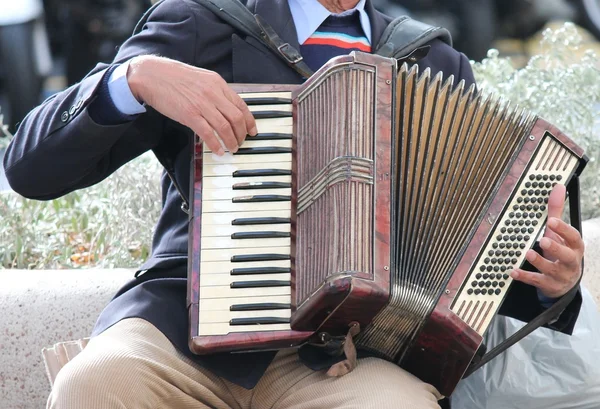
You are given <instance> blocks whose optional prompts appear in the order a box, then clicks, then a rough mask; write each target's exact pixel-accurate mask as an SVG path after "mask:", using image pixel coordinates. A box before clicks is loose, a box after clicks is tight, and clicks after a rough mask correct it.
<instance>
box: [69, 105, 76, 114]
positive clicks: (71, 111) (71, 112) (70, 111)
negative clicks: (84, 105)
mask: <svg viewBox="0 0 600 409" xmlns="http://www.w3.org/2000/svg"><path fill="white" fill-rule="evenodd" d="M75 112H77V107H76V106H75V105H73V106H72V107H71V109H69V115H71V116H72V115H75Z"/></svg>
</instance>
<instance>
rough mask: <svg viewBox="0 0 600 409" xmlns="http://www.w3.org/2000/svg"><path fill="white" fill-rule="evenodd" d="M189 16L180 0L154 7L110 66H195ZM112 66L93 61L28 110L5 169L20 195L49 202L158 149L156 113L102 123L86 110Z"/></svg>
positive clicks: (159, 124) (192, 20) (193, 26)
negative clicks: (153, 60)
mask: <svg viewBox="0 0 600 409" xmlns="http://www.w3.org/2000/svg"><path fill="white" fill-rule="evenodd" d="M195 43H196V22H195V16H194V13H192V12H191V10H190V8H189V5H188V4H187V3H186V2H185V1H178V0H166V1H164V2H162V3H161V4H160V5H159V6H158V7H156V8H155V9H154V10H153V12H152V14H151V15H150V18H149V19H148V21H147V23H146V24H145V26H144V28H143V30H142V31H141V33H139V34H137V35H135V36H133V37H132V38H130V39H129V40H128V41H127V42H125V43H124V44H123V46H122V47H121V49H120V51H119V53H118V55H117V56H116V58H115V61H114V63H113V64H118V63H122V62H124V61H127V60H129V59H131V58H133V57H135V56H138V55H148V54H155V55H161V56H164V57H168V58H172V59H176V60H179V61H182V62H185V63H190V64H191V63H193V60H194V54H195V49H196V48H195ZM111 66H112V65H106V64H99V65H98V66H97V67H96V68H95V69H94V70H93V71H92V72H91V73H90V74H89V75H88V76H87V77H86V78H84V79H83V80H82V81H81V82H80V83H79V84H77V85H74V86H72V87H70V88H68V89H66V90H65V91H63V92H60V93H58V94H56V95H54V96H52V97H51V98H49V99H48V100H46V101H45V102H44V103H43V104H42V105H41V106H39V107H37V108H36V109H34V110H33V111H32V112H31V113H30V114H29V115H28V116H27V117H26V118H25V119H24V121H23V122H22V123H21V125H20V127H19V130H18V131H17V133H16V134H15V138H14V140H13V141H12V143H11V145H10V146H9V148H8V149H7V152H6V155H5V159H4V167H5V170H6V176H7V179H8V181H9V183H10V185H11V187H12V188H13V189H14V190H15V191H16V192H18V193H20V194H22V195H23V196H26V197H29V198H34V199H41V200H46V199H53V198H56V197H59V196H62V195H64V194H66V193H69V192H71V191H73V190H76V189H79V188H83V187H87V186H90V185H93V184H95V183H97V182H99V181H101V180H103V179H104V178H106V177H107V176H109V175H110V174H111V173H112V172H114V171H115V170H116V169H118V168H119V167H120V166H122V165H123V164H125V163H126V162H128V161H129V160H131V159H133V158H135V157H136V156H138V155H140V154H142V153H144V152H145V151H147V150H149V149H152V148H153V147H154V146H156V145H157V144H158V142H159V140H160V138H161V136H162V134H163V132H162V129H163V127H164V126H165V118H164V117H163V116H162V115H160V114H158V113H157V112H156V111H153V110H151V109H149V112H147V113H145V114H142V115H140V116H139V117H137V118H136V119H135V120H133V121H126V122H124V123H121V124H116V125H111V126H103V125H101V124H98V123H96V122H94V120H93V119H92V118H91V117H90V115H89V112H88V108H89V106H90V104H92V103H93V101H94V100H95V99H96V97H97V95H98V90H99V87H100V86H101V84H102V82H103V81H102V80H103V78H104V76H105V75H107V72H108V71H109V69H110V67H111Z"/></svg>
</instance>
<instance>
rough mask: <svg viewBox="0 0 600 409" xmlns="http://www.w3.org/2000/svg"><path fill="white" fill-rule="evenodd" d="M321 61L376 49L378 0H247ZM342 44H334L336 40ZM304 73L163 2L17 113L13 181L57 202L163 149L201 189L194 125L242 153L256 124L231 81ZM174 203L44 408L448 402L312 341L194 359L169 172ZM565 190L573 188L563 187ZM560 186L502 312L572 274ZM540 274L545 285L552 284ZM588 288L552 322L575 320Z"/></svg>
mask: <svg viewBox="0 0 600 409" xmlns="http://www.w3.org/2000/svg"><path fill="white" fill-rule="evenodd" d="M247 7H248V8H249V9H250V10H251V11H252V12H253V13H256V14H259V15H261V16H262V17H263V18H264V19H265V20H266V21H267V22H268V23H269V24H270V25H271V26H272V27H273V29H274V30H275V31H276V32H277V33H278V34H279V36H280V37H282V39H283V40H284V41H285V42H288V43H289V44H291V45H292V46H295V47H296V48H299V49H300V51H301V53H302V55H303V57H304V60H305V61H306V63H307V64H308V65H309V66H310V67H311V68H313V69H316V68H318V67H319V66H321V65H322V64H323V63H324V62H325V61H327V60H329V59H330V58H332V57H334V56H337V55H341V54H347V53H349V52H350V51H352V50H361V51H367V52H370V51H372V50H373V49H374V47H375V46H376V45H377V44H378V42H379V39H380V38H381V36H382V33H383V31H384V29H385V28H386V26H387V25H388V24H389V23H390V21H391V19H390V18H389V17H387V16H384V15H382V14H380V13H379V12H377V11H376V10H375V9H374V8H373V5H372V4H371V2H370V0H360V1H359V0H318V1H317V0H248V2H247ZM328 36H329V37H332V38H336V39H337V41H323V39H324V38H327V37H328ZM430 45H431V50H430V52H429V54H428V55H427V56H426V57H425V58H423V59H422V60H421V61H419V62H418V64H419V65H420V66H421V68H422V69H424V68H426V67H429V68H431V70H432V72H433V74H436V73H437V72H439V71H443V72H444V73H445V74H446V75H447V76H449V75H454V76H455V77H458V78H460V79H463V80H465V82H466V83H467V85H470V84H472V83H473V82H474V78H473V74H472V72H471V69H470V65H469V62H468V60H467V59H466V57H465V56H463V55H461V54H459V53H457V52H456V51H454V50H453V49H452V48H450V47H449V46H447V45H446V44H444V43H443V42H441V41H438V40H435V41H433V42H431V44H430ZM302 81H303V78H302V77H301V76H300V75H299V74H298V73H297V72H295V71H294V70H293V69H291V68H290V67H289V66H287V65H286V64H285V63H284V62H282V60H280V59H278V58H277V57H276V56H274V55H273V54H272V53H271V52H270V51H269V50H268V49H267V48H266V47H264V46H263V45H262V44H260V43H259V42H258V41H256V40H254V39H253V38H243V37H242V36H240V35H239V33H236V31H235V30H234V29H233V28H232V27H230V26H229V25H228V24H227V23H225V22H224V21H223V20H221V19H220V18H219V17H218V16H216V15H215V14H213V13H212V12H211V11H209V10H207V9H205V8H204V7H203V6H201V5H199V4H198V3H196V2H195V1H193V0H164V1H163V2H161V3H159V4H158V6H157V7H155V8H154V9H153V11H152V12H151V15H150V17H149V19H148V21H147V22H146V23H145V25H144V27H143V30H142V31H141V32H140V33H139V34H136V35H134V36H133V37H132V38H130V39H129V40H128V41H127V42H126V43H125V44H124V45H123V46H122V47H121V49H120V50H119V53H118V55H117V57H116V59H115V61H114V62H113V63H112V64H109V65H106V64H99V65H98V66H97V67H96V68H95V69H94V70H93V71H92V72H91V73H90V74H89V75H88V76H87V77H86V78H84V79H83V80H82V81H81V82H80V83H79V84H77V85H74V86H72V87H70V88H68V89H66V90H65V91H63V92H61V93H59V94H57V95H55V96H53V97H52V98H50V99H48V100H47V101H45V102H44V103H43V104H42V105H41V106H40V107H38V108H37V109H35V110H34V111H33V112H32V113H31V114H30V115H29V116H28V117H27V118H26V119H25V120H24V121H23V123H22V124H21V126H20V129H19V131H18V132H17V134H16V136H15V139H14V141H13V143H12V145H11V146H10V148H9V149H8V151H7V153H6V158H5V163H4V166H5V168H6V175H7V177H8V179H9V181H10V183H11V186H12V187H13V189H14V190H15V191H17V192H19V193H21V194H22V195H24V196H27V197H30V198H35V199H40V200H46V199H52V198H55V197H58V196H61V195H64V194H66V193H68V192H70V191H73V190H76V189H80V188H84V187H87V186H90V185H92V184H94V183H97V182H99V181H101V180H103V179H104V178H106V177H107V176H108V175H110V174H111V173H112V172H113V171H115V170H116V169H117V168H119V167H120V166H122V165H123V164H125V163H126V162H128V161H129V160H131V159H133V158H135V157H136V156H138V155H140V154H142V153H143V152H145V151H147V150H149V149H154V150H155V151H157V152H160V153H161V154H162V156H163V157H165V158H167V160H168V161H169V162H170V164H171V165H172V166H173V168H174V174H175V177H174V178H175V180H176V182H177V184H178V185H179V186H189V175H190V169H189V166H190V165H189V164H190V144H189V141H190V135H191V132H190V129H191V130H192V131H193V132H195V133H196V134H198V135H199V136H200V137H201V138H202V139H203V141H204V143H206V145H208V147H210V148H211V149H212V150H213V151H214V152H218V153H219V154H222V153H223V149H222V147H221V146H222V145H224V146H225V147H226V149H227V150H229V151H231V152H236V150H237V149H238V147H239V146H240V144H241V143H242V142H243V141H244V139H245V138H246V136H247V135H250V136H252V135H255V134H256V133H257V129H256V123H255V121H254V119H253V117H252V115H251V113H250V112H249V110H248V108H247V107H246V106H245V104H244V103H243V101H242V100H241V99H240V97H239V96H238V95H237V94H236V93H235V92H233V91H232V90H231V89H230V88H229V87H228V85H227V83H235V82H237V83H284V84H285V83H287V84H293V83H301V82H302ZM162 187H163V211H162V214H161V216H160V219H159V220H158V224H157V226H156V232H155V237H154V242H153V253H152V256H151V257H150V259H149V260H148V261H147V262H146V263H145V264H144V265H143V266H142V267H141V269H140V271H139V272H138V274H137V275H136V278H135V279H134V280H133V281H131V282H130V283H129V284H127V285H126V286H125V287H123V288H122V289H121V290H120V291H119V293H118V294H117V295H116V297H115V298H114V299H113V300H112V301H111V303H110V304H109V305H108V306H107V307H106V309H105V310H104V311H103V313H102V314H101V316H100V317H99V319H98V322H97V324H96V327H95V329H94V332H93V335H94V338H93V339H92V340H91V341H90V343H89V345H88V346H87V347H86V349H85V350H84V351H83V352H82V353H81V354H80V355H79V356H77V358H76V359H74V360H73V361H72V362H71V363H69V364H68V365H67V366H65V368H64V369H63V370H62V371H61V372H60V374H59V375H58V378H57V379H56V383H55V385H54V390H53V391H52V394H51V396H50V398H49V400H48V408H58V409H73V408H86V409H100V408H102V409H109V408H115V409H116V408H136V409H137V408H156V407H160V408H174V409H175V408H177V409H184V408H202V407H210V408H281V409H283V408H298V409H299V408H361V409H364V408H377V409H382V408H390V409H391V408H394V409H398V408H406V409H408V408H415V409H416V408H418V409H423V408H439V406H438V403H437V402H438V400H439V399H440V398H441V396H440V394H439V392H438V391H437V390H436V389H435V388H434V387H433V386H431V385H428V384H425V383H424V382H422V381H420V380H419V379H417V378H416V377H414V376H413V375H411V374H409V373H407V372H406V371H404V370H402V369H401V368H399V367H398V366H396V365H394V364H392V363H389V362H386V361H384V360H381V359H377V358H373V357H366V358H362V359H360V362H359V365H358V367H357V368H356V369H355V370H354V371H352V372H350V373H349V374H347V375H345V376H343V377H340V378H330V377H328V376H326V374H325V369H326V367H327V365H329V364H330V362H329V363H328V362H325V361H324V359H323V357H321V355H319V353H317V352H316V351H314V350H311V349H310V348H303V349H301V352H300V353H298V351H297V350H294V349H289V350H283V351H280V352H279V353H275V352H259V353H252V354H241V355H240V354H237V355H229V354H218V355H211V356H195V355H193V354H192V353H190V351H189V349H188V346H187V341H188V340H187V326H188V321H187V310H186V277H187V271H186V266H187V249H188V243H187V242H188V235H187V233H188V216H187V215H186V214H185V213H184V212H183V211H182V210H181V209H180V207H181V199H180V197H179V195H178V192H177V189H176V186H174V184H173V182H172V181H171V180H170V179H169V178H168V177H163V180H162ZM561 195H562V197H561ZM563 201H564V191H562V192H561V191H557V193H556V194H554V199H553V200H551V202H552V203H551V206H550V207H551V211H550V216H551V219H550V223H549V226H550V229H549V230H548V232H549V233H548V234H547V237H546V238H544V239H543V240H542V242H541V247H542V248H543V249H544V252H545V257H542V256H541V255H539V254H537V253H535V252H530V253H529V254H528V255H527V259H528V260H529V261H530V262H531V263H532V264H533V265H534V266H535V267H536V268H538V270H539V271H540V272H541V273H542V274H537V273H529V272H525V271H521V270H519V271H515V272H513V277H514V278H515V279H517V280H519V281H521V282H522V283H523V284H522V285H516V286H514V287H515V288H514V289H513V290H512V292H511V294H509V296H508V299H507V300H506V302H505V308H504V309H503V312H504V313H507V314H510V315H511V316H514V317H516V318H519V319H522V320H525V321H527V320H529V319H531V318H532V317H534V316H535V315H537V313H539V312H540V311H542V310H543V309H544V306H543V305H542V302H543V303H545V304H548V303H551V302H552V298H556V297H560V296H561V295H563V294H565V293H566V292H567V291H568V290H570V289H571V288H573V286H574V285H576V283H577V280H578V278H579V276H580V274H581V259H582V253H583V243H582V240H581V237H580V235H579V233H577V232H576V231H574V230H573V229H572V228H571V227H570V226H568V225H566V224H565V223H563V222H562V221H560V219H559V217H560V214H561V213H562V206H563V204H562V203H563ZM525 284H532V285H534V286H535V287H537V288H538V289H539V294H540V297H542V298H541V299H542V301H540V297H538V292H536V289H535V288H534V287H531V286H529V285H525ZM580 300H581V299H580V297H578V298H577V299H576V300H575V301H573V302H572V303H571V305H570V306H569V307H568V308H567V309H566V310H565V311H564V312H563V313H562V315H561V317H560V319H559V320H558V321H556V322H555V323H554V324H553V327H554V328H555V329H557V330H560V331H564V332H567V333H569V332H570V331H571V330H572V329H573V325H574V323H575V320H576V317H577V313H578V310H579V305H580V302H581V301H580Z"/></svg>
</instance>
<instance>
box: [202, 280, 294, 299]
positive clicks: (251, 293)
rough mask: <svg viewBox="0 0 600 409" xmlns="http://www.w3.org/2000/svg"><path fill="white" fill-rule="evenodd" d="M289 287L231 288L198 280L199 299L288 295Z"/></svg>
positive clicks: (289, 292)
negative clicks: (210, 284) (203, 283)
mask: <svg viewBox="0 0 600 409" xmlns="http://www.w3.org/2000/svg"><path fill="white" fill-rule="evenodd" d="M290 294H291V288H290V287H262V288H231V287H229V286H228V285H227V286H207V287H204V286H203V285H202V280H200V299H202V300H208V299H211V298H230V299H231V298H239V297H264V296H275V295H290Z"/></svg>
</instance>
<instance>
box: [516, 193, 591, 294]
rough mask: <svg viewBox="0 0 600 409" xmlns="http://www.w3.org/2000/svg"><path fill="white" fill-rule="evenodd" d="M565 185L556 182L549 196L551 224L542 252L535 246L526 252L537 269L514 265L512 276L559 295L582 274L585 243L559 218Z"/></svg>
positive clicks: (547, 227)
mask: <svg viewBox="0 0 600 409" xmlns="http://www.w3.org/2000/svg"><path fill="white" fill-rule="evenodd" d="M565 193H566V189H565V187H564V186H563V185H556V186H555V187H554V189H552V193H551V194H550V198H549V199H548V224H547V226H546V232H545V233H544V237H543V238H542V239H541V240H540V247H541V248H542V250H543V256H542V255H540V254H538V253H536V252H535V251H533V250H529V251H528V252H527V255H526V258H527V261H529V262H530V263H531V265H533V266H534V267H535V268H537V269H538V271H539V273H532V272H529V271H525V270H522V269H515V270H514V271H513V272H512V273H511V276H512V278H514V279H515V280H518V281H522V282H524V283H526V284H531V285H533V286H535V287H537V288H538V289H539V290H540V291H541V293H542V294H543V295H545V296H546V297H550V298H558V297H562V296H563V295H565V294H566V293H567V292H568V291H569V290H570V289H571V288H573V287H574V286H575V285H576V284H577V282H578V281H579V277H581V272H582V271H581V270H582V263H583V250H584V244H583V239H582V238H581V234H580V233H579V232H578V231H577V230H576V229H575V228H574V227H573V226H570V225H568V224H567V223H565V222H563V221H562V220H561V219H560V218H561V216H562V213H563V210H564V207H565Z"/></svg>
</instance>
